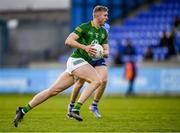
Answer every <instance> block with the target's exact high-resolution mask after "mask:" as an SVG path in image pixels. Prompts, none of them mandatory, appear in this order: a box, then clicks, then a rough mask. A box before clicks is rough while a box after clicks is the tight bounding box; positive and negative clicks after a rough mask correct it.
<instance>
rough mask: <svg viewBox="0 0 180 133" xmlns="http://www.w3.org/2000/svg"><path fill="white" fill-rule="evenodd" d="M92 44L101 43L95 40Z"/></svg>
mask: <svg viewBox="0 0 180 133" xmlns="http://www.w3.org/2000/svg"><path fill="white" fill-rule="evenodd" d="M91 44H99V41H98V40H96V39H95V40H93V41H92V42H91Z"/></svg>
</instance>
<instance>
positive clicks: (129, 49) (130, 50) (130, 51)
mask: <svg viewBox="0 0 180 133" xmlns="http://www.w3.org/2000/svg"><path fill="white" fill-rule="evenodd" d="M135 54H136V52H135V48H134V47H133V45H132V41H131V39H129V38H128V39H126V42H125V47H124V55H126V56H132V55H135Z"/></svg>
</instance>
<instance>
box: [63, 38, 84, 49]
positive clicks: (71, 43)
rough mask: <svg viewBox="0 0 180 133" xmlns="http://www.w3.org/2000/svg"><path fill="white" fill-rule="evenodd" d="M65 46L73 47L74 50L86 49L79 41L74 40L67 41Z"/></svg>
mask: <svg viewBox="0 0 180 133" xmlns="http://www.w3.org/2000/svg"><path fill="white" fill-rule="evenodd" d="M65 44H66V45H68V46H70V47H73V48H79V49H83V50H84V49H85V45H82V44H80V43H78V42H77V41H75V40H72V39H67V40H66V42H65Z"/></svg>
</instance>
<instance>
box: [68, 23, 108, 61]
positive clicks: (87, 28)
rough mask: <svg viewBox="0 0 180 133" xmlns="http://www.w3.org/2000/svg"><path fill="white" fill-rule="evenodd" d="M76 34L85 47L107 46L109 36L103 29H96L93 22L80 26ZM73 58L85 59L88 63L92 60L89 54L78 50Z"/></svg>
mask: <svg viewBox="0 0 180 133" xmlns="http://www.w3.org/2000/svg"><path fill="white" fill-rule="evenodd" d="M74 33H76V34H77V35H78V36H79V38H78V39H77V42H79V43H81V44H83V45H91V44H97V43H98V44H100V45H103V44H107V38H108V34H107V32H106V30H105V29H104V28H103V27H100V28H96V27H95V26H94V25H93V23H92V22H87V23H83V24H81V25H80V26H78V27H77V28H76V29H75V31H74ZM71 57H73V58H83V59H85V60H86V61H87V62H90V61H91V60H92V58H91V57H90V56H89V55H88V53H87V52H86V51H85V50H83V49H76V50H75V51H74V52H73V53H72V55H71Z"/></svg>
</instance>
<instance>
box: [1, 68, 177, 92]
mask: <svg viewBox="0 0 180 133" xmlns="http://www.w3.org/2000/svg"><path fill="white" fill-rule="evenodd" d="M64 70H65V69H62V68H61V69H0V93H36V92H39V91H41V90H44V89H45V88H47V87H48V86H49V85H51V84H52V83H53V82H54V81H55V80H56V78H57V77H58V75H59V74H60V73H62V72H63V71H64ZM108 73H109V79H108V84H107V88H106V91H105V92H106V93H107V94H109V93H110V94H111V93H125V92H126V89H127V85H128V83H127V81H126V80H125V79H124V69H123V68H118V67H111V68H109V70H108ZM179 79H180V69H179V68H161V67H158V68H154V67H146V68H139V70H138V77H137V79H136V81H135V92H136V93H156V94H162V93H180V85H179ZM85 86H87V84H86V85H85ZM71 90H72V87H71V88H70V89H67V90H66V91H65V92H64V93H70V92H71Z"/></svg>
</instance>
